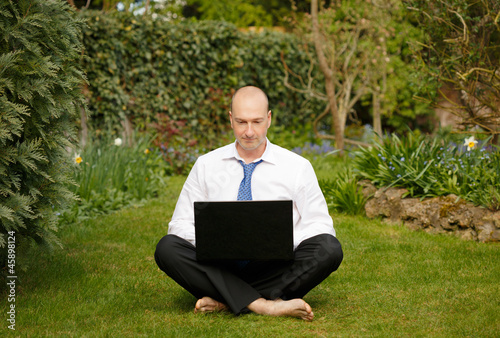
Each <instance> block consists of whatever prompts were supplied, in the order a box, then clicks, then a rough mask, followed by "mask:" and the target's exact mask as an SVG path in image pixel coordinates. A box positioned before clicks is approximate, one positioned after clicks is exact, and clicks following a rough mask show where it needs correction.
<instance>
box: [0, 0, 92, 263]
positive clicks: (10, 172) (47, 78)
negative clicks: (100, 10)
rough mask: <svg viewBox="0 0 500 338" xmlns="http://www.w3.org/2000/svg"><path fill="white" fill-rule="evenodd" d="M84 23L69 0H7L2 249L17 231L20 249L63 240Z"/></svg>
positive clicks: (2, 19) (2, 5) (1, 89)
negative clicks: (60, 219)
mask: <svg viewBox="0 0 500 338" xmlns="http://www.w3.org/2000/svg"><path fill="white" fill-rule="evenodd" d="M82 27H83V23H82V20H81V19H77V18H75V16H74V13H73V12H72V11H71V10H70V7H69V5H68V4H67V3H66V2H63V1H47V0H18V1H2V2H0V41H1V42H0V73H1V76H0V111H1V114H0V220H1V226H0V247H4V246H5V241H6V234H7V233H8V232H11V231H12V232H15V238H16V242H17V245H18V246H19V245H23V244H26V243H28V242H31V241H32V240H34V241H36V242H38V243H40V244H46V245H48V246H52V245H54V244H56V243H58V241H57V238H56V235H55V234H54V231H55V230H56V228H57V226H56V225H57V218H56V216H55V215H54V212H53V208H55V207H63V206H65V205H67V204H68V203H70V202H71V201H72V200H73V198H74V194H73V193H71V192H70V191H68V189H67V188H66V184H67V183H68V182H69V181H70V180H71V165H70V160H69V156H68V154H67V151H66V150H65V147H69V146H71V144H70V141H69V140H71V136H72V135H73V134H74V132H73V127H74V125H75V122H76V119H77V117H78V116H79V114H80V107H81V106H82V105H83V95H82V93H81V84H82V82H83V80H84V75H83V73H82V71H81V67H80V62H79V60H80V57H81V53H82V44H81V41H80V38H81V35H80V34H81V29H82ZM5 253H6V250H1V254H0V263H1V264H2V266H3V264H5V260H6V257H5V255H4V254H5Z"/></svg>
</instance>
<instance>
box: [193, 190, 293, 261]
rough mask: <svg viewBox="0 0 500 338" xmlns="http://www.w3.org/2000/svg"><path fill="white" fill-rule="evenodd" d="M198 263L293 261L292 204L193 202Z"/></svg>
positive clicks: (273, 202)
mask: <svg viewBox="0 0 500 338" xmlns="http://www.w3.org/2000/svg"><path fill="white" fill-rule="evenodd" d="M194 213H195V215H194V217H195V231H196V233H195V234H196V235H195V236H196V255H197V259H198V260H199V261H205V262H209V261H220V260H291V259H293V214H292V201H290V200H279V201H231V202H194Z"/></svg>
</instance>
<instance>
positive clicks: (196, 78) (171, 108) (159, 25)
mask: <svg viewBox="0 0 500 338" xmlns="http://www.w3.org/2000/svg"><path fill="white" fill-rule="evenodd" d="M81 15H82V16H83V17H84V18H86V19H87V20H88V21H87V23H88V28H87V29H86V30H85V32H84V40H83V41H84V45H85V48H86V52H85V54H86V58H85V61H84V64H83V66H84V68H85V69H86V71H87V76H88V79H89V83H90V85H89V87H88V89H87V92H86V95H87V98H88V106H89V110H90V112H91V119H90V120H89V124H90V126H91V127H92V128H94V129H104V130H115V131H116V130H117V129H120V128H121V127H120V123H121V122H122V121H123V120H124V119H125V118H126V119H129V120H131V121H133V124H134V125H135V126H139V127H142V128H147V127H148V126H149V124H150V123H151V122H154V121H157V120H158V117H159V116H160V117H161V116H162V117H163V118H164V117H165V116H167V117H168V118H169V119H170V120H183V121H187V123H188V126H189V127H190V128H191V131H193V132H195V133H197V134H198V135H203V136H204V137H206V138H210V137H216V136H217V135H219V134H220V133H222V132H224V131H226V130H227V125H228V123H227V112H228V110H229V104H230V100H231V96H232V94H233V92H234V90H236V89H237V88H239V87H241V86H244V85H256V86H259V87H261V88H263V89H264V90H265V91H266V92H267V94H268V96H269V99H270V107H271V109H272V110H273V113H274V116H275V122H276V123H281V124H285V125H289V124H291V123H292V122H295V123H297V122H298V123H301V122H304V121H306V120H308V119H310V116H311V114H312V113H313V112H317V111H321V110H322V109H323V107H324V103H323V102H318V101H315V100H309V98H307V97H304V96H303V95H302V94H298V93H296V92H294V91H291V90H289V89H287V88H285V87H284V85H283V79H284V70H283V65H282V62H281V56H280V55H281V53H283V55H284V56H285V59H286V60H287V63H288V64H290V65H293V69H294V71H296V72H299V73H303V74H306V73H307V69H308V67H309V60H308V57H307V55H306V53H304V52H302V51H301V50H300V49H298V48H297V47H296V46H297V45H298V40H297V38H295V37H294V36H293V35H290V34H285V33H278V32H264V33H243V32H240V31H239V30H238V29H237V28H236V27H235V26H234V25H232V24H228V23H224V22H214V21H202V22H189V21H186V22H180V23H179V22H177V23H172V22H165V21H162V20H153V19H151V18H150V17H148V16H141V17H135V16H133V15H132V14H128V13H122V12H113V13H110V14H106V13H103V12H100V11H82V12H81ZM160 120H162V119H161V118H160Z"/></svg>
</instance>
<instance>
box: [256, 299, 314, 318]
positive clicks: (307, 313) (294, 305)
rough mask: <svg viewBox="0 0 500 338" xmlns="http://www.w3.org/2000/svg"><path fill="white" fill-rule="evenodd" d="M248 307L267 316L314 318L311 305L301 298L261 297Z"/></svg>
mask: <svg viewBox="0 0 500 338" xmlns="http://www.w3.org/2000/svg"><path fill="white" fill-rule="evenodd" d="M247 307H248V309H249V310H250V311H253V312H255V313H258V314H261V315H267V316H284V317H285V316H286V317H297V318H301V319H303V320H307V321H311V320H313V318H314V313H313V311H312V308H311V306H310V305H309V304H307V303H306V302H305V301H304V300H302V299H300V298H297V299H291V300H282V299H276V300H266V299H264V298H259V299H257V300H255V301H254V302H252V303H250V305H248V306H247Z"/></svg>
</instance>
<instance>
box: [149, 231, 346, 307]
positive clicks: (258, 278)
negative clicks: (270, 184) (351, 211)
mask: <svg viewBox="0 0 500 338" xmlns="http://www.w3.org/2000/svg"><path fill="white" fill-rule="evenodd" d="M342 258H343V253H342V248H341V245H340V242H339V241H338V240H337V238H335V237H334V236H332V235H328V234H322V235H317V236H314V237H311V238H309V239H307V240H305V241H303V242H302V243H300V244H299V246H298V247H297V248H296V249H295V252H294V260H293V261H291V262H276V261H251V262H249V263H248V264H247V265H245V266H244V267H243V268H241V267H240V266H239V265H238V262H227V263H223V264H222V263H221V264H202V263H200V262H198V261H197V260H196V248H195V247H194V246H193V245H192V244H191V243H189V242H188V241H186V240H184V239H182V238H180V237H178V236H175V235H166V236H164V237H163V238H162V239H161V240H160V242H159V243H158V245H157V246H156V252H155V260H156V264H158V266H159V267H160V269H161V270H162V271H163V272H165V273H166V274H167V275H168V276H169V277H170V278H172V279H173V280H174V281H176V282H177V283H178V284H179V285H180V286H182V287H183V288H184V289H186V290H187V291H189V292H190V293H191V294H192V295H193V296H195V297H196V298H202V297H205V296H208V297H211V298H213V299H215V300H217V301H219V302H221V303H224V304H227V305H228V306H229V308H230V309H231V311H233V312H234V313H235V314H240V313H241V312H242V311H246V310H247V309H246V306H247V305H248V304H250V303H252V302H253V301H254V300H256V299H258V298H265V299H276V298H281V299H284V300H287V299H294V298H302V297H304V296H305V295H306V294H307V293H308V292H309V291H310V290H312V289H313V288H314V287H315V286H316V285H318V284H319V283H321V282H322V281H323V280H324V279H325V278H326V277H328V276H329V275H330V273H332V272H333V271H335V270H337V268H338V267H339V265H340V263H341V262H342Z"/></svg>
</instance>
